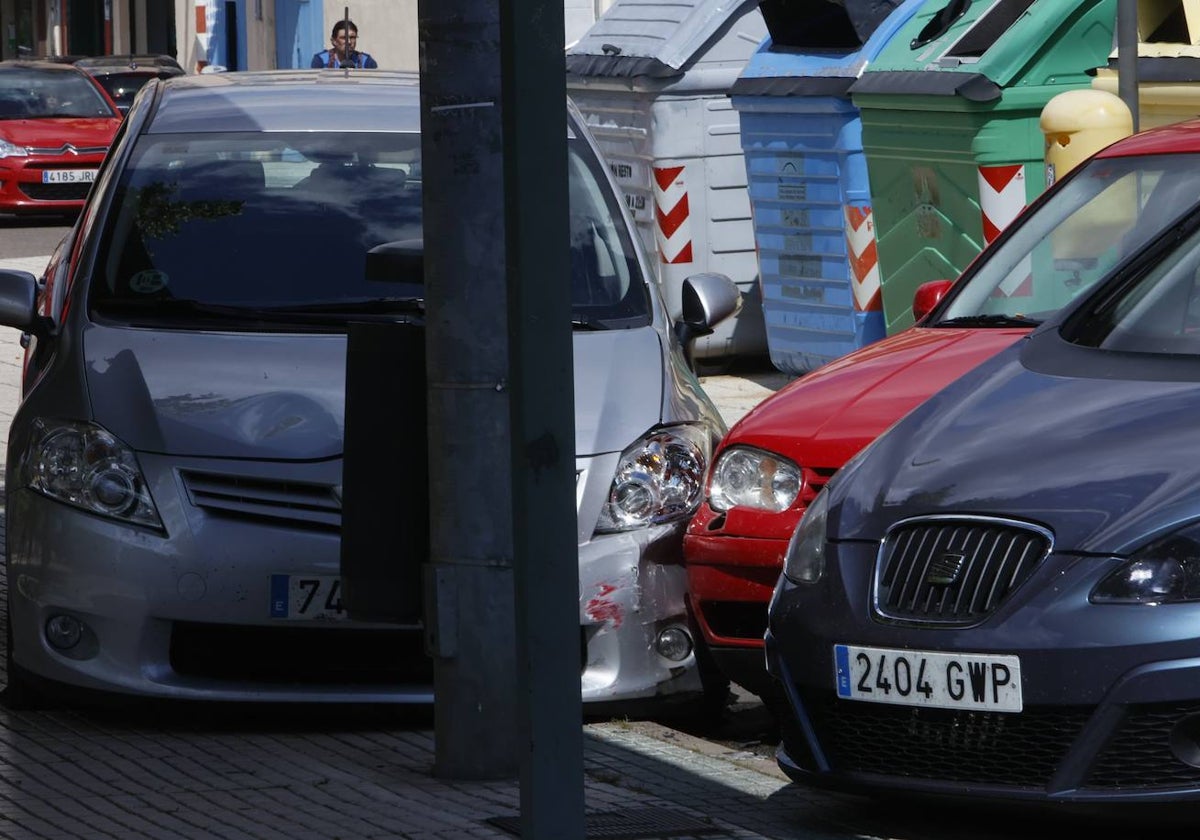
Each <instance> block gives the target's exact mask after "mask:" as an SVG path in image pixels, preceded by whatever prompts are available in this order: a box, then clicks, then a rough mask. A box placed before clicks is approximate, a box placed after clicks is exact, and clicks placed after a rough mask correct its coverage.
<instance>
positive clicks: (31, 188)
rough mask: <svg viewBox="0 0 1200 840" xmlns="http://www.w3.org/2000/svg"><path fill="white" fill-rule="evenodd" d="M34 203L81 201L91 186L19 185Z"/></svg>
mask: <svg viewBox="0 0 1200 840" xmlns="http://www.w3.org/2000/svg"><path fill="white" fill-rule="evenodd" d="M18 186H20V188H21V192H23V193H25V195H26V196H28V197H29V198H31V199H33V200H34V201H83V200H84V199H85V198H87V194H88V190H89V189H91V187H92V185H91V184H19V185H18Z"/></svg>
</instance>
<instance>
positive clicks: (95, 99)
mask: <svg viewBox="0 0 1200 840" xmlns="http://www.w3.org/2000/svg"><path fill="white" fill-rule="evenodd" d="M111 116H113V110H112V107H111V106H110V105H109V104H108V103H107V102H106V101H105V100H104V97H103V96H101V95H100V91H98V90H97V89H96V86H95V85H93V84H92V83H91V82H90V81H88V79H87V77H86V76H83V75H81V74H79V73H74V72H63V71H58V70H39V69H37V68H34V67H18V68H9V69H6V70H4V71H2V72H0V120H19V119H30V118H45V117H111Z"/></svg>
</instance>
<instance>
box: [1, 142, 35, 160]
mask: <svg viewBox="0 0 1200 840" xmlns="http://www.w3.org/2000/svg"><path fill="white" fill-rule="evenodd" d="M7 157H29V150H28V149H26V148H25V147H24V146H17V145H15V144H13V143H9V142H8V141H7V140H0V158H7Z"/></svg>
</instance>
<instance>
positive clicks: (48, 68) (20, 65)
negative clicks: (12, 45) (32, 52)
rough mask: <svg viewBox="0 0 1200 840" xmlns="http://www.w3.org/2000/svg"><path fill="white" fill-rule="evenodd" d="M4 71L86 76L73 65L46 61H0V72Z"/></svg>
mask: <svg viewBox="0 0 1200 840" xmlns="http://www.w3.org/2000/svg"><path fill="white" fill-rule="evenodd" d="M4 70H40V71H44V72H46V73H78V74H80V75H86V74H84V73H83V71H82V70H79V69H78V68H76V67H75V65H74V64H69V63H64V62H61V61H48V60H46V59H12V60H9V61H0V71H4Z"/></svg>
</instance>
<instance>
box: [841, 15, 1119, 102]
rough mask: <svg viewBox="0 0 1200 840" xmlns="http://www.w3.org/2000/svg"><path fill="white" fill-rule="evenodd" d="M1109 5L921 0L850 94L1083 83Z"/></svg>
mask: <svg viewBox="0 0 1200 840" xmlns="http://www.w3.org/2000/svg"><path fill="white" fill-rule="evenodd" d="M1116 8H1117V0H925V3H924V4H923V5H922V6H921V8H920V9H919V10H918V11H917V12H916V13H915V14H914V15H913V16H912V17H911V18H910V19H909V20H908V21H907V23H906V24H905V25H904V26H903V27H902V28H901V29H900V30H899V31H898V32H897V33H896V36H895V37H894V38H893V39H892V40H891V41H890V42H889V43H888V44H887V45H886V46H885V47H884V48H883V50H882V51H881V52H880V54H879V56H878V57H877V58H876V59H875V60H874V61H872V62H871V65H870V66H869V67H868V68H867V69H866V71H865V72H864V73H863V75H862V78H861V79H859V81H857V82H855V83H854V85H853V86H852V87H851V90H850V92H851V94H852V95H853V96H856V97H857V96H858V95H859V94H879V93H896V94H917V95H927V96H928V95H932V96H959V97H962V98H965V99H969V100H974V101H977V102H987V101H992V100H994V99H998V98H999V97H1000V95H1001V92H1002V90H1003V89H1006V88H1010V87H1016V86H1040V85H1047V86H1067V85H1075V86H1082V85H1086V84H1088V82H1089V79H1088V76H1087V74H1088V73H1089V71H1092V70H1093V69H1094V68H1096V67H1102V66H1104V65H1105V64H1106V62H1107V61H1108V54H1109V52H1110V51H1111V50H1112V44H1113V32H1114V30H1115V28H1116ZM877 74H884V75H877ZM972 76H973V77H975V78H973V79H968V78H967V77H972Z"/></svg>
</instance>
